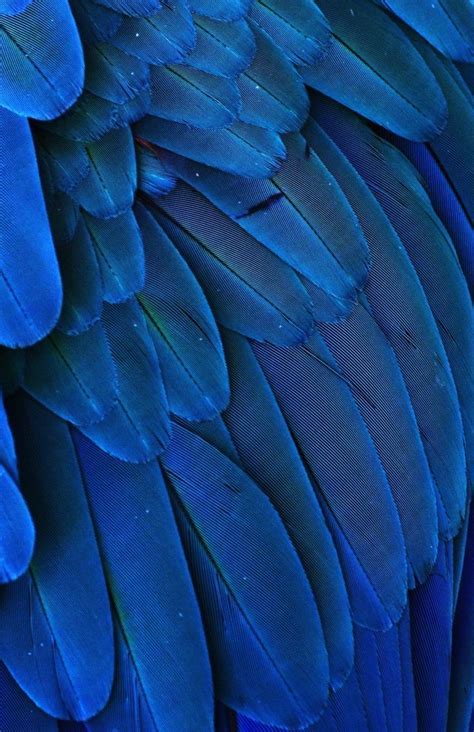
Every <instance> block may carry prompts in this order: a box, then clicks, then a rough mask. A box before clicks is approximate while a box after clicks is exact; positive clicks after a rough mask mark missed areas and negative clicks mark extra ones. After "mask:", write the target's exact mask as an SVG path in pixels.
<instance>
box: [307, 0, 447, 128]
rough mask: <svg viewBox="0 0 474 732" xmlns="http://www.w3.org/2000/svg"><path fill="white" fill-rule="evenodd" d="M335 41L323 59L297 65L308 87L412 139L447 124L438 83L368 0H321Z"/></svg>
mask: <svg viewBox="0 0 474 732" xmlns="http://www.w3.org/2000/svg"><path fill="white" fill-rule="evenodd" d="M319 5H320V6H321V9H322V10H323V12H324V13H325V14H326V15H327V18H328V20H329V22H330V24H331V28H332V31H333V34H334V41H333V43H332V44H331V46H330V47H329V50H328V52H327V54H326V56H325V57H324V59H323V60H322V61H320V62H319V63H318V64H315V65H314V66H308V67H304V68H302V69H301V72H302V75H303V79H304V80H305V82H306V83H307V84H309V86H312V87H313V88H314V89H317V90H318V91H321V92H323V93H324V94H327V95H328V96H330V97H332V98H333V99H336V100H337V101H338V102H341V103H342V104H344V105H346V106H347V107H349V108H350V109H353V110H355V111H356V112H358V113H359V114H362V115H363V116H365V117H368V118H369V119H371V120H373V121H374V122H377V124H379V125H382V126H383V127H386V128H387V129H389V130H391V131H392V132H395V133H396V134H398V135H401V136H402V137H408V138H409V139H411V140H426V139H431V138H432V137H434V136H435V135H436V134H439V133H440V132H441V130H442V129H443V127H444V125H445V123H446V114H447V110H446V102H445V99H444V97H443V94H442V92H441V89H440V87H439V86H438V83H437V81H436V79H435V77H434V76H433V74H432V73H431V71H430V70H429V68H428V67H427V66H426V64H425V63H424V61H423V59H422V57H421V56H420V55H419V54H418V53H417V52H416V50H415V49H414V48H413V46H412V44H411V43H410V41H409V39H408V38H407V37H406V36H405V35H404V33H403V32H402V30H401V29H400V28H399V27H398V26H397V25H396V23H395V22H394V21H392V20H391V19H390V17H389V16H388V15H387V14H386V13H384V12H383V10H381V9H380V8H377V6H376V5H374V4H373V3H372V2H370V0H357V5H354V3H352V2H351V0H339V2H337V3H334V2H331V0H320V2H319Z"/></svg>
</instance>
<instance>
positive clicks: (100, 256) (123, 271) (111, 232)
mask: <svg viewBox="0 0 474 732" xmlns="http://www.w3.org/2000/svg"><path fill="white" fill-rule="evenodd" d="M82 216H83V219H84V223H85V225H86V228H87V231H88V232H89V236H90V238H91V240H92V244H93V246H94V249H95V253H96V256H97V262H98V264H99V269H100V274H101V279H102V287H103V298H104V300H105V301H106V302H109V303H117V302H123V301H124V300H128V299H129V298H130V297H131V296H132V295H134V294H135V293H136V292H138V291H139V290H141V289H142V287H143V284H144V282H145V255H144V252H143V243H142V239H141V235H140V230H139V228H138V224H137V222H136V220H135V217H134V215H133V213H132V211H131V210H129V211H126V212H125V213H124V214H122V215H121V216H116V217H114V218H113V219H97V218H94V217H93V216H89V215H88V214H86V213H83V214H82Z"/></svg>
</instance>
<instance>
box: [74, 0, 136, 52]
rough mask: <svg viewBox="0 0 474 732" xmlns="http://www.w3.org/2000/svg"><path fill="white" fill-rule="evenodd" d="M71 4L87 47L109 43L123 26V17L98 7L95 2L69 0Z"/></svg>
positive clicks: (91, 0) (82, 39) (92, 0)
mask: <svg viewBox="0 0 474 732" xmlns="http://www.w3.org/2000/svg"><path fill="white" fill-rule="evenodd" d="M69 4H70V5H71V8H72V11H73V13H74V18H75V21H76V24H77V27H78V29H79V33H80V35H81V41H82V42H83V43H84V44H85V45H86V46H88V45H91V44H93V43H103V42H104V41H108V40H109V39H110V38H112V37H113V36H114V35H115V34H116V33H117V31H118V29H119V28H120V26H121V24H122V21H123V16H122V15H120V14H119V13H114V11H113V10H109V9H107V8H104V7H101V6H100V5H97V4H96V3H95V2H94V0H69Z"/></svg>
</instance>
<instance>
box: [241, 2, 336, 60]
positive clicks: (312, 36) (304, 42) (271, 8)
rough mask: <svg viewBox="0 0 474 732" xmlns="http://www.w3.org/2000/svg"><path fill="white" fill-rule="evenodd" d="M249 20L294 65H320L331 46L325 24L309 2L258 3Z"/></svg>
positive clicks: (316, 8)
mask: <svg viewBox="0 0 474 732" xmlns="http://www.w3.org/2000/svg"><path fill="white" fill-rule="evenodd" d="M251 17H252V18H253V20H254V21H255V22H256V24H257V25H258V26H259V27H261V28H262V29H263V30H264V31H266V32H267V33H268V34H269V36H270V37H271V38H273V40H274V41H275V43H277V44H278V45H279V46H281V48H282V49H283V51H284V52H285V54H286V55H287V56H288V58H289V60H290V61H292V62H293V63H295V64H300V65H301V64H308V63H315V62H317V61H319V59H320V58H321V56H322V55H323V54H324V53H325V51H326V49H327V46H328V44H329V42H330V38H331V32H330V30H329V25H328V22H327V20H326V18H325V17H324V15H323V14H322V12H321V10H320V9H319V7H318V5H316V4H315V3H314V2H312V1H311V0H300V1H299V2H298V3H287V2H285V0H257V1H256V2H255V3H253V5H252V9H251Z"/></svg>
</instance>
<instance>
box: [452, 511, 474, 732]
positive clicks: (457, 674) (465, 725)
mask: <svg viewBox="0 0 474 732" xmlns="http://www.w3.org/2000/svg"><path fill="white" fill-rule="evenodd" d="M473 517H474V512H473V509H472V505H471V509H470V516H469V518H468V521H467V527H466V529H467V531H466V533H467V536H466V544H465V552H464V556H463V558H462V559H461V560H460V565H461V566H460V567H458V569H457V573H458V575H459V573H460V572H461V571H462V575H461V576H462V579H461V582H460V586H459V594H458V593H457V592H456V595H457V598H456V599H457V602H456V614H455V617H454V628H453V641H452V660H451V684H450V703H449V721H448V729H454V730H458V729H460V730H462V729H470V728H472V718H471V715H472V712H473V709H474V665H473V663H472V649H473V647H474V584H473V582H472V576H473V562H474V518H473ZM470 718H471V719H470ZM469 720H470V721H469Z"/></svg>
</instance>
